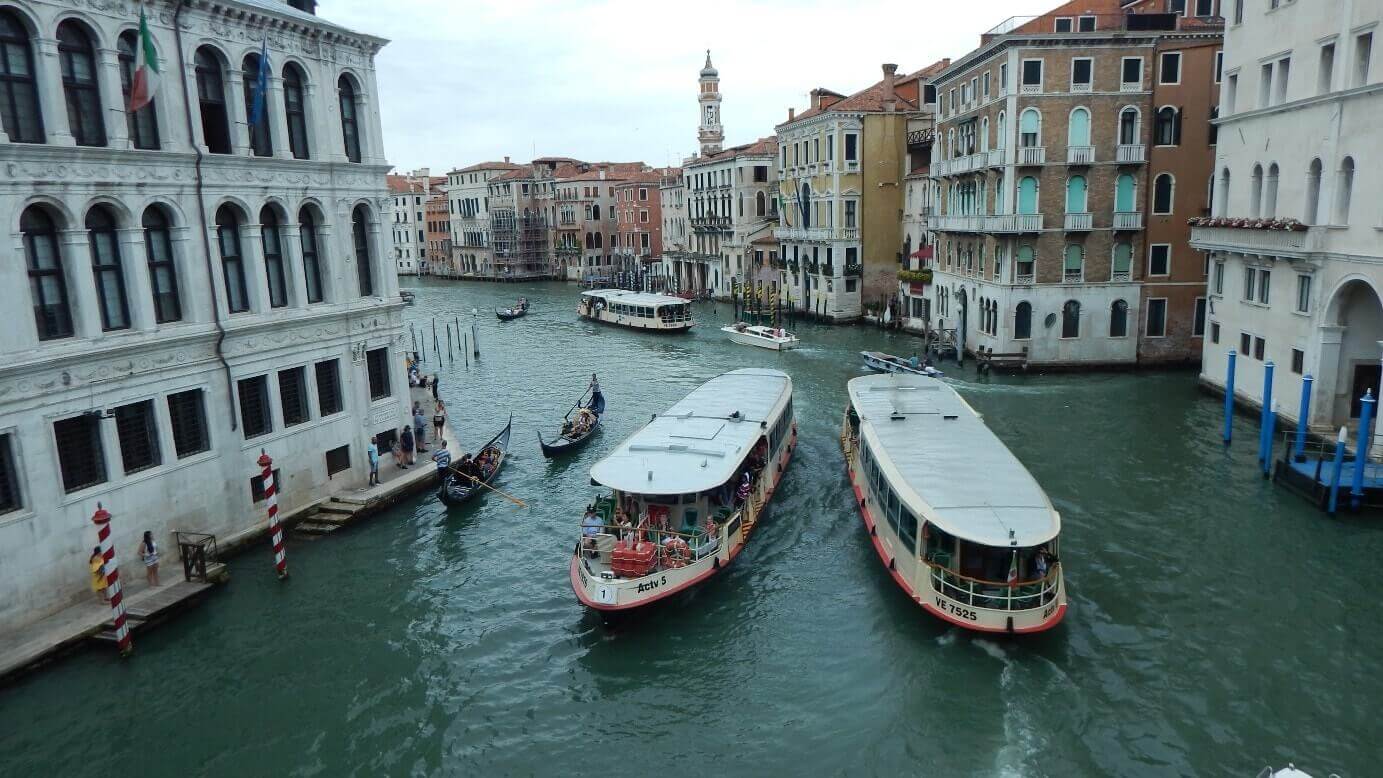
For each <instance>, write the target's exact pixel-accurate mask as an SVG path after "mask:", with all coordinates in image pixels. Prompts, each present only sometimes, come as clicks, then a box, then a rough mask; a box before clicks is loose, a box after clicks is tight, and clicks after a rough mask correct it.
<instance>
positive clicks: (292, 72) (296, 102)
mask: <svg viewBox="0 0 1383 778" xmlns="http://www.w3.org/2000/svg"><path fill="white" fill-rule="evenodd" d="M305 80H306V79H304V78H303V71H302V69H301V68H299V67H298V66H297V65H296V64H294V63H292V62H289V63H288V64H286V65H284V66H283V115H284V117H285V118H286V119H287V120H288V148H289V150H291V151H292V152H293V158H294V159H308V158H309V157H310V152H309V151H308V145H307V97H306V96H305V95H306V90H305V88H304V86H303V82H304V81H305Z"/></svg>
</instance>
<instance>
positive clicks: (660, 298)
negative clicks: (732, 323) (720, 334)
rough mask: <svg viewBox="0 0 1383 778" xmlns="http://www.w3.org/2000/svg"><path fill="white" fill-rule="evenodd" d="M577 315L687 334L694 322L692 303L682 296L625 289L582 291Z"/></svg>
mask: <svg viewBox="0 0 1383 778" xmlns="http://www.w3.org/2000/svg"><path fill="white" fill-rule="evenodd" d="M576 312H577V313H578V314H579V315H580V316H581V318H583V319H591V320H592V321H603V322H607V323H609V324H618V325H620V326H622V327H631V328H633V329H636V330H655V331H658V332H685V331H687V330H689V329H691V328H692V325H693V324H694V323H695V322H693V321H692V313H691V303H689V302H687V301H686V300H683V299H682V298H680V297H672V296H671V295H665V294H650V293H648V292H628V291H625V290H623V289H594V290H592V291H589V292H582V293H581V302H580V303H579V304H578V305H577V306H576Z"/></svg>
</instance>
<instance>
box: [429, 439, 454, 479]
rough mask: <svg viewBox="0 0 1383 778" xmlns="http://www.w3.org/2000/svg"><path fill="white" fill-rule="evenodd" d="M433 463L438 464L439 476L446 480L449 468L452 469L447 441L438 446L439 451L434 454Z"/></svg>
mask: <svg viewBox="0 0 1383 778" xmlns="http://www.w3.org/2000/svg"><path fill="white" fill-rule="evenodd" d="M432 461H433V462H436V463H437V475H440V476H442V477H443V478H445V477H446V475H447V468H448V467H451V452H450V451H447V442H446V441H445V440H443V441H440V442H439V443H438V444H437V451H435V452H434V453H433V454H432Z"/></svg>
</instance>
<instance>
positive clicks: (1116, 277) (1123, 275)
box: [1109, 270, 1133, 281]
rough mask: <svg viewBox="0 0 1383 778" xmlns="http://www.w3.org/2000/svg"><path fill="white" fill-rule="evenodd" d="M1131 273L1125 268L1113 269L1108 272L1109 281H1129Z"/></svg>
mask: <svg viewBox="0 0 1383 778" xmlns="http://www.w3.org/2000/svg"><path fill="white" fill-rule="evenodd" d="M1132 279H1133V274H1132V273H1130V272H1129V271H1127V270H1113V271H1110V273H1109V280H1110V281H1131V280H1132Z"/></svg>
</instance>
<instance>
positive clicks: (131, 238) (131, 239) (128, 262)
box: [116, 227, 158, 330]
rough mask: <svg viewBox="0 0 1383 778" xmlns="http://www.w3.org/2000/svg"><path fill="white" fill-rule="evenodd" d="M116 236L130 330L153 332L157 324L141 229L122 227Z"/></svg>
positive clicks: (151, 283)
mask: <svg viewBox="0 0 1383 778" xmlns="http://www.w3.org/2000/svg"><path fill="white" fill-rule="evenodd" d="M116 233H117V234H118V235H119V241H120V268H121V270H122V271H123V273H124V276H125V297H126V298H127V300H128V305H129V306H130V327H131V328H132V329H136V330H152V329H154V328H155V327H157V326H158V325H157V324H156V323H155V317H154V289H153V282H152V281H151V280H150V279H149V262H148V254H147V253H146V252H145V249H144V230H143V229H142V228H140V227H124V228H121V229H119V230H117V231H116Z"/></svg>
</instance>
